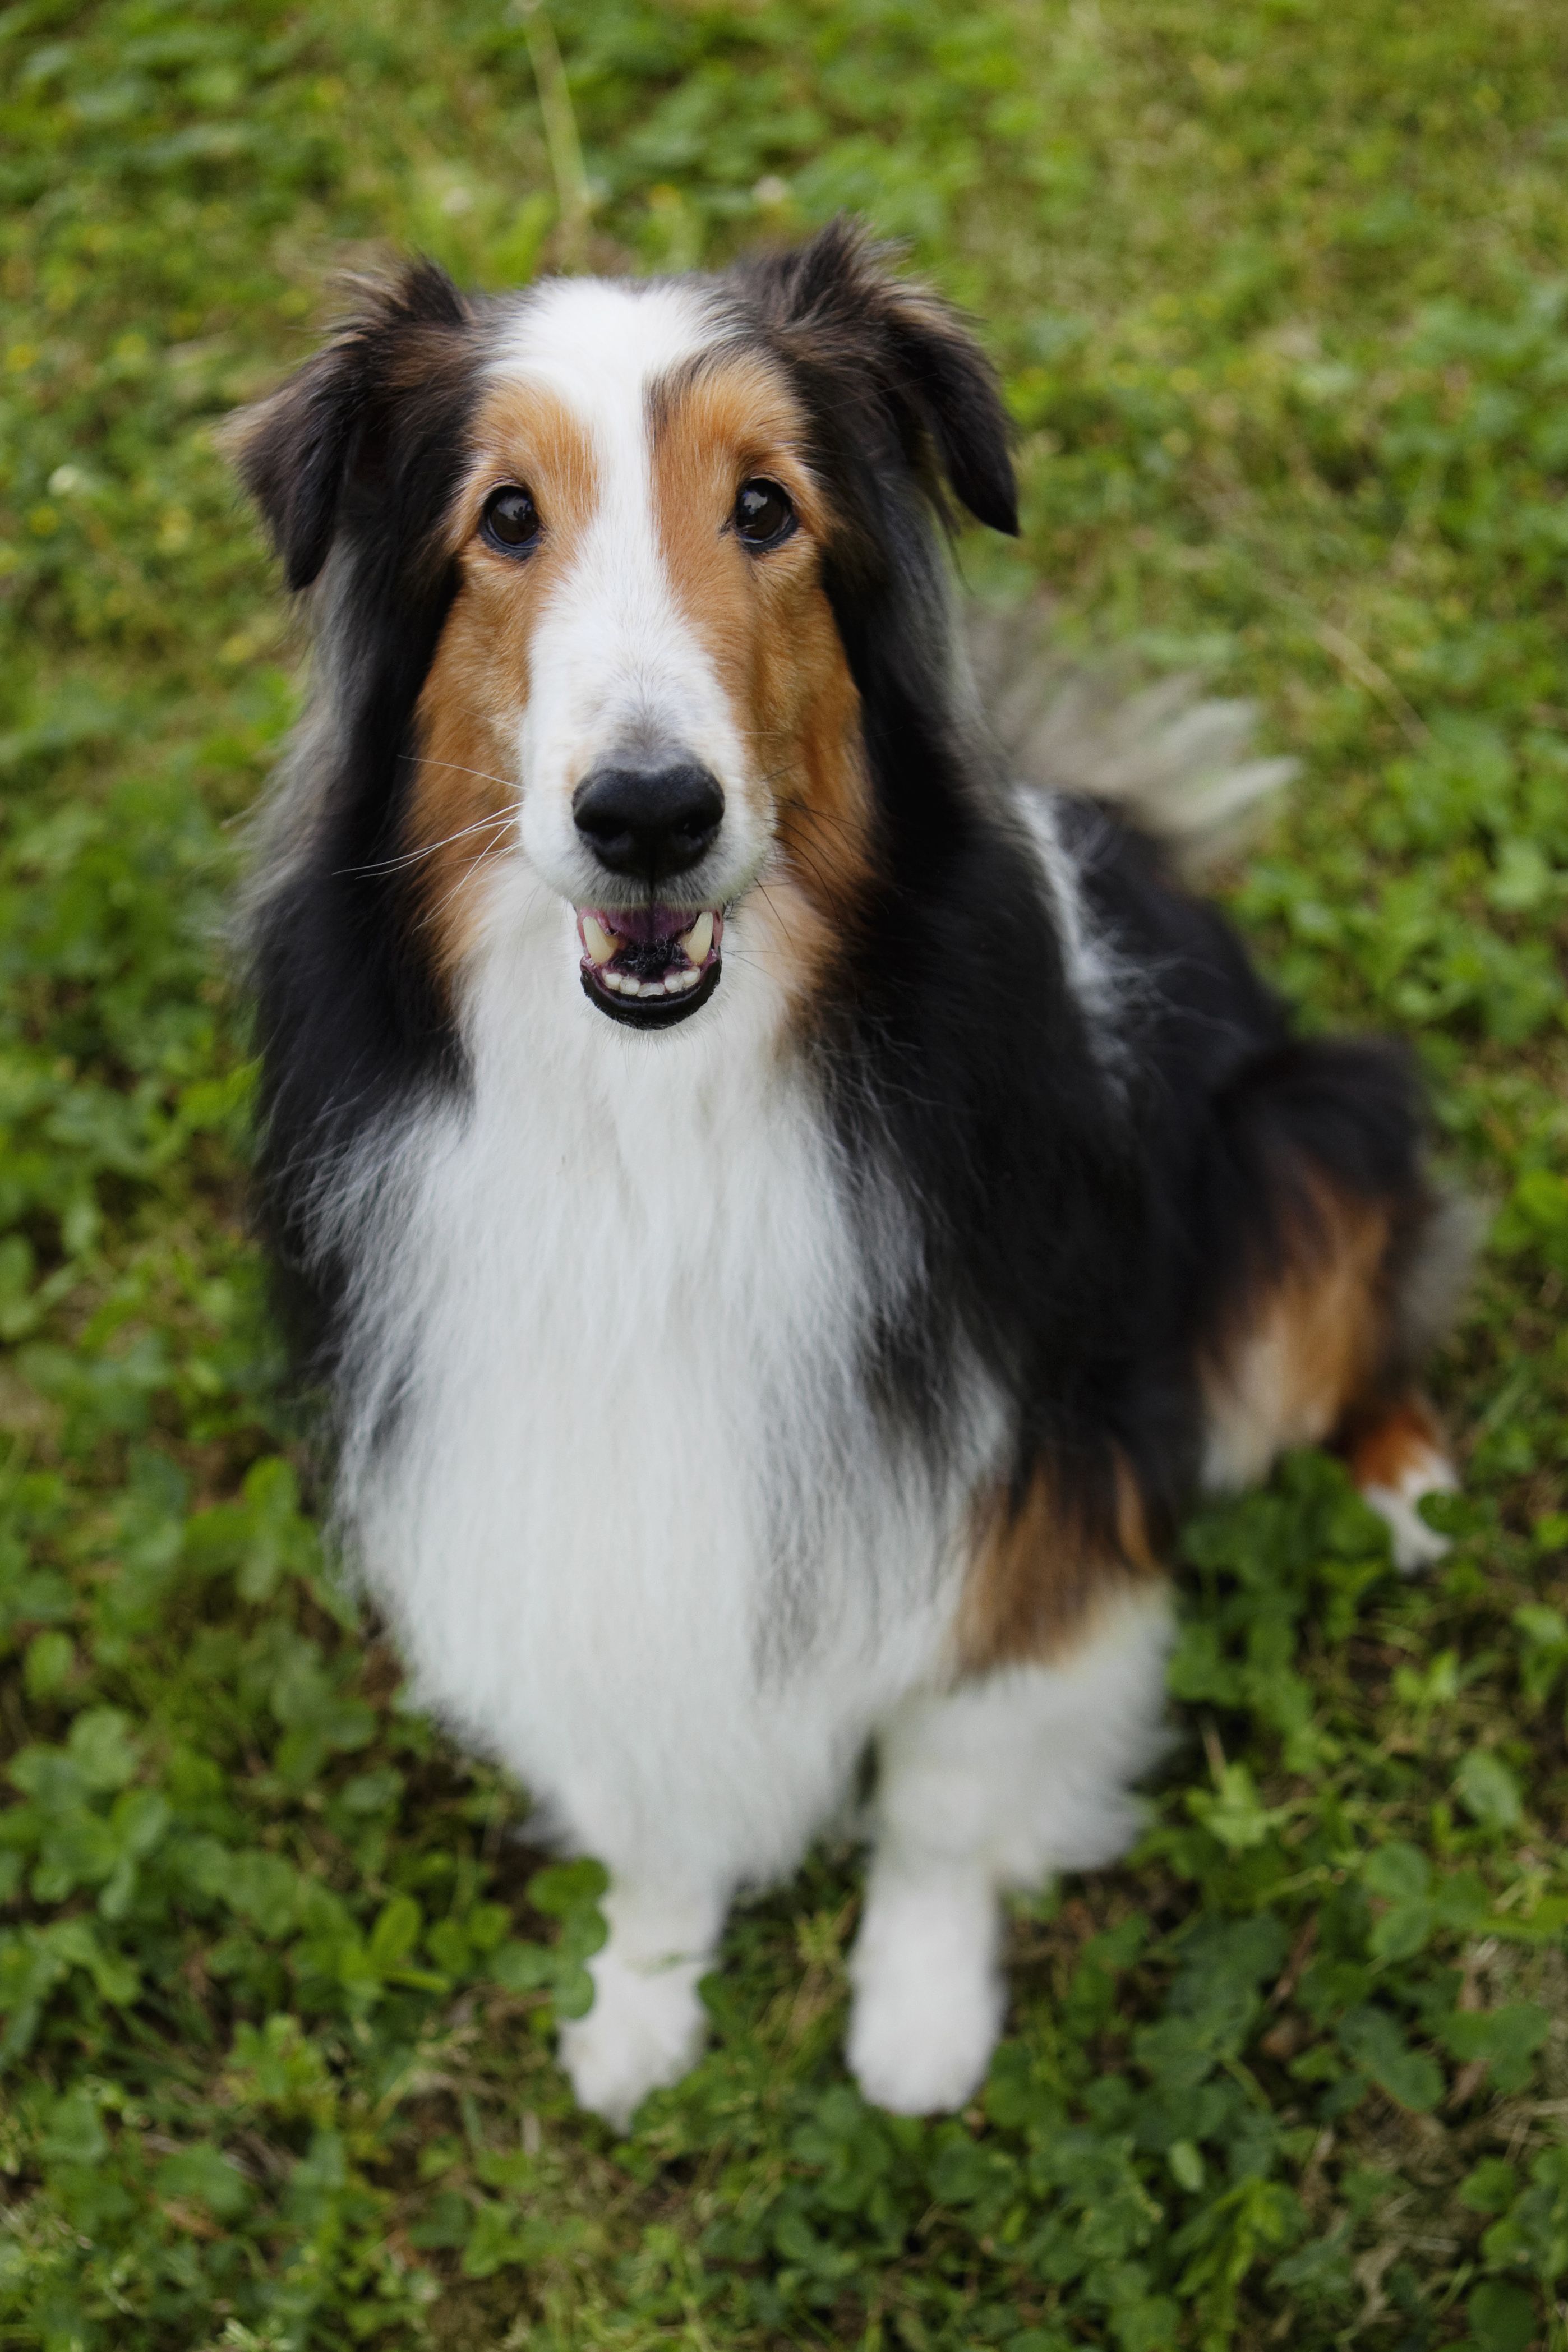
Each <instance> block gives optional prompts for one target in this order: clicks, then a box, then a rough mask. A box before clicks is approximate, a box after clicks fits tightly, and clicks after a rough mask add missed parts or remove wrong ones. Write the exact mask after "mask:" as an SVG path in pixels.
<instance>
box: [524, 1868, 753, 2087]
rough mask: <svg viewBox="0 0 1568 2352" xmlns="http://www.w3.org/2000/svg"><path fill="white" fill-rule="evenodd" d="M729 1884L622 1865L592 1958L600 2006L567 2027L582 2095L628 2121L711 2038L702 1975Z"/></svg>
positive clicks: (567, 2059)
mask: <svg viewBox="0 0 1568 2352" xmlns="http://www.w3.org/2000/svg"><path fill="white" fill-rule="evenodd" d="M726 1901H727V1897H726V1894H725V1892H724V1890H722V1889H720V1888H707V1889H701V1890H698V1889H682V1888H679V1887H676V1886H673V1885H670V1884H669V1883H668V1881H666V1880H664V1879H663V1878H662V1877H660V1876H658V1875H656V1874H652V1873H649V1874H647V1875H634V1874H616V1876H615V1877H614V1878H613V1879H612V1882H611V1885H610V1890H609V1893H608V1894H607V1895H605V1900H604V1905H603V1909H604V1914H605V1920H606V1922H607V1923H608V1926H609V1930H610V1933H609V1937H608V1940H607V1941H606V1942H605V1946H604V1948H603V1949H602V1950H600V1951H599V1952H597V1953H596V1954H595V1957H594V1958H593V1959H592V1960H591V1961H590V1962H589V1964H588V1968H589V1974H590V1975H591V1976H592V1978H593V1979H594V2006H593V2008H592V2009H591V2010H590V2011H588V2013H587V2015H586V2016H585V2017H581V2018H577V2019H575V2020H574V2021H573V2022H572V2023H571V2024H569V2025H564V2026H563V2028H562V2030H561V2063H562V2064H563V2066H564V2067H565V2069H566V2072H567V2074H569V2075H570V2076H571V2079H572V2088H573V2090H574V2092H575V2093H576V2095H577V2098H578V2101H579V2104H580V2105H583V2106H584V2107H589V2108H591V2109H592V2110H593V2112H594V2113H595V2115H599V2116H604V2118H605V2122H606V2123H611V2124H614V2125H615V2126H616V2128H617V2129H619V2128H622V2127H623V2126H625V2125H626V2123H628V2122H629V2121H630V2119H631V2116H632V2112H633V2110H634V2108H635V2107H637V2105H638V2103H639V2102H640V2101H641V2100H642V2099H643V2098H644V2097H645V2096H646V2095H647V2093H648V2092H649V2091H654V2090H658V2088H659V2087H660V2086H661V2085H662V2084H666V2083H675V2082H679V2079H680V2077H681V2075H682V2074H685V2073H686V2071H687V2069H688V2068H689V2066H691V2065H692V2064H693V2063H695V2061H696V2058H697V2055H698V2053H699V2052H700V2049H701V2047H702V2042H703V2039H704V2036H705V2034H706V2032H707V2024H708V2020H707V2013H706V2011H704V2009H703V2007H702V2003H701V2000H700V1998H699V1995H698V1990H697V1988H698V1984H699V1982H700V1979H702V1977H703V1976H704V1975H706V1973H707V1971H708V1970H709V1969H710V1968H711V1967H712V1965H713V1956H714V1950H715V1948H716V1946H717V1944H718V1940H719V1933H720V1930H721V1927H722V1926H723V1924H724V1912H725V1908H726Z"/></svg>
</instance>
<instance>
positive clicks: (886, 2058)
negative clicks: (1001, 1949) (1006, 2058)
mask: <svg viewBox="0 0 1568 2352" xmlns="http://www.w3.org/2000/svg"><path fill="white" fill-rule="evenodd" d="M850 1976H851V1979H852V1980H853V1983H854V1986H855V2003H854V2008H853V2010H852V2011H851V2013H850V2019H849V2042H848V2047H847V2053H846V2054H847V2058H848V2062H849V2071H850V2073H851V2074H853V2075H854V2077H855V2079H856V2081H857V2082H858V2084H859V2085H860V2088H861V2090H862V2091H863V2093H864V2094H865V2095H866V2097H867V2098H868V2099H869V2100H870V2101H871V2103H872V2105H874V2106H879V2107H887V2108H889V2110H890V2111H891V2112H892V2113H893V2114H894V2115H899V2116H928V2115H935V2114H948V2113H951V2112H952V2110H953V2109H955V2108H958V2107H962V2106H963V2105H965V2104H966V2103H967V2102H968V2101H969V2100H970V2099H971V2098H973V2095H974V2093H975V2092H976V2091H977V2090H978V2089H979V2087H980V2085H981V2084H982V2083H983V2082H984V2079H985V2070H986V2068H987V2066H988V2065H989V2064H990V2063H991V2053H992V2051H993V2050H994V2048H995V2046H996V2037H997V2035H998V2034H999V2033H1000V2032H1001V2030H1002V2019H1003V2012H1004V2009H1005V1999H1006V1995H1005V1988H1004V1985H1003V1981H1002V1977H1001V1973H1000V1971H999V1969H997V1966H996V1960H995V1920H994V1897H993V1895H992V1894H991V1891H990V1889H989V1887H984V1888H965V1889H964V1890H963V1893H962V1894H961V1895H954V1894H953V1893H952V1890H950V1889H942V1890H936V1889H928V1890H918V1889H914V1888H907V1889H901V1890H900V1891H899V1892H898V1894H896V1895H894V1894H891V1893H890V1892H889V1890H887V1889H886V1888H882V1889H874V1890H873V1893H872V1896H871V1900H870V1902H869V1903H868V1907H867V1913H866V1920H865V1924H864V1926H863V1927H862V1929H861V1932H860V1937H859V1940H858V1943H857V1945H856V1948H855V1951H854V1954H853V1957H852V1958H851V1961H850Z"/></svg>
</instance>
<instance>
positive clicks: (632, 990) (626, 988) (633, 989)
mask: <svg viewBox="0 0 1568 2352" xmlns="http://www.w3.org/2000/svg"><path fill="white" fill-rule="evenodd" d="M642 992H643V989H642V982H641V981H640V980H634V979H633V978H632V976H631V974H630V972H627V973H626V974H625V975H624V976H623V978H622V981H621V994H622V995H623V996H640V995H641V994H642Z"/></svg>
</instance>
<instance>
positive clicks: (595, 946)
mask: <svg viewBox="0 0 1568 2352" xmlns="http://www.w3.org/2000/svg"><path fill="white" fill-rule="evenodd" d="M583 944H584V947H585V948H586V949H587V950H588V953H589V954H590V955H591V956H592V957H593V959H594V961H595V963H608V962H609V961H610V958H611V957H612V956H613V955H614V954H615V952H616V942H615V940H613V939H612V938H611V937H610V935H609V933H608V931H607V930H606V929H605V927H604V925H603V923H601V922H600V921H599V920H598V919H597V918H596V917H595V916H593V915H584V918H583Z"/></svg>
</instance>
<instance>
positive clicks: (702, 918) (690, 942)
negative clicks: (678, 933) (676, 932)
mask: <svg viewBox="0 0 1568 2352" xmlns="http://www.w3.org/2000/svg"><path fill="white" fill-rule="evenodd" d="M680 944H681V946H682V947H683V948H684V949H685V950H686V952H687V954H688V955H689V957H690V958H691V961H692V962H693V963H700V962H701V961H702V960H703V958H704V956H706V954H707V953H708V950H709V949H710V947H711V946H712V944H713V910H712V908H710V907H704V908H703V909H702V912H701V913H700V915H699V916H698V918H697V920H696V921H695V922H694V923H693V924H692V926H691V929H689V931H688V932H686V933H685V934H684V936H683V937H682V939H681V942H680Z"/></svg>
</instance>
